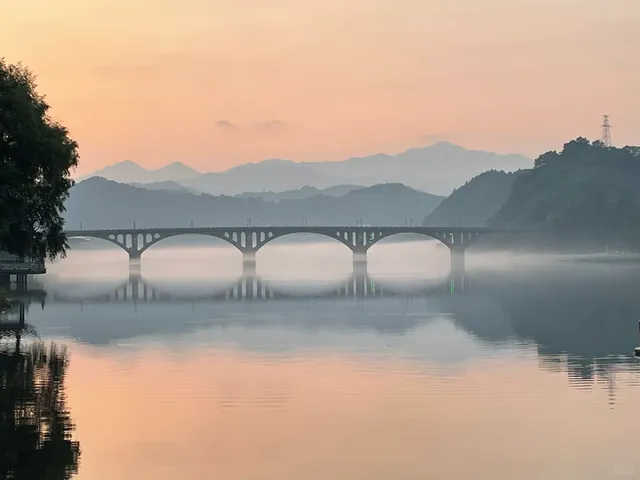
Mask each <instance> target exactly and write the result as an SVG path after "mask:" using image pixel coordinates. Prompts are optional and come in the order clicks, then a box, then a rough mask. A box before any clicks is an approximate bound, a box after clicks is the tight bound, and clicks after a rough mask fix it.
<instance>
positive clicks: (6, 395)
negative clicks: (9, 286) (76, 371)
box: [0, 326, 80, 480]
mask: <svg viewBox="0 0 640 480" xmlns="http://www.w3.org/2000/svg"><path fill="white" fill-rule="evenodd" d="M3 327H4V326H3ZM0 331H2V333H3V337H4V341H3V343H2V345H1V346H0V399H1V401H0V478H7V479H9V478H15V479H33V480H41V479H51V480H63V479H67V478H70V477H71V475H72V474H74V473H77V470H78V459H79V456H80V447H79V444H78V442H76V441H73V440H72V439H71V431H72V430H73V425H72V423H71V419H70V417H69V412H68V411H67V409H66V405H65V394H64V388H65V385H64V383H65V373H66V368H67V363H68V359H67V352H66V348H65V347H64V346H60V345H57V344H55V343H52V344H51V345H50V346H45V345H44V344H43V343H42V342H35V343H30V344H28V345H27V346H23V345H21V343H20V335H21V331H20V329H19V328H15V327H13V326H12V327H9V328H2V327H0ZM11 333H13V334H14V336H15V341H14V342H7V341H6V340H7V337H10V336H11V335H10V334H11Z"/></svg>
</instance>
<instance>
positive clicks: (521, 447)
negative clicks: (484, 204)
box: [3, 246, 640, 479]
mask: <svg viewBox="0 0 640 480" xmlns="http://www.w3.org/2000/svg"><path fill="white" fill-rule="evenodd" d="M304 248H309V247H307V246H305V247H304ZM402 248H403V249H404V248H411V247H410V246H409V247H407V246H403V247H402ZM83 255H84V257H83ZM193 255H194V263H193V264H192V265H187V266H185V265H184V263H186V261H185V256H184V255H183V256H182V257H180V261H179V262H178V261H177V260H175V258H174V259H173V260H172V257H171V255H170V252H162V254H158V257H157V258H156V259H155V262H156V263H155V264H154V258H150V259H145V260H144V261H143V264H142V270H141V271H135V270H134V271H132V272H129V270H128V266H127V265H126V264H124V265H123V264H122V263H120V264H118V263H117V262H115V264H116V266H107V265H111V264H107V262H104V263H103V265H104V268H103V270H102V271H104V272H107V273H105V274H104V275H101V276H98V275H97V274H96V273H95V272H91V271H90V268H91V267H90V265H91V262H89V261H88V260H90V258H91V257H90V254H88V253H85V252H83V253H78V254H77V260H78V263H77V265H75V266H74V264H73V262H74V259H73V258H70V263H69V264H67V265H68V266H66V267H65V266H64V265H62V264H61V265H60V266H56V268H58V267H59V269H58V271H57V272H56V268H53V269H52V270H53V274H52V275H47V276H46V277H44V278H43V279H42V280H39V281H38V282H36V283H32V284H31V285H30V290H29V291H28V292H14V299H15V300H16V302H15V303H14V308H13V310H12V311H11V312H10V313H9V315H5V316H4V317H3V322H4V323H3V325H4V326H5V329H6V330H7V331H14V332H18V331H19V332H27V331H28V332H31V337H33V336H34V335H36V334H37V335H38V336H40V337H42V338H55V339H57V341H60V340H62V339H64V342H65V343H66V344H68V345H69V348H70V350H71V351H72V354H73V360H74V361H73V362H72V363H71V365H70V369H69V374H68V376H67V377H68V378H67V392H68V395H67V398H68V403H69V410H70V412H71V414H72V415H73V418H74V422H75V423H76V424H77V439H78V440H79V441H80V442H81V444H82V450H83V454H82V466H81V468H80V471H79V473H78V478H87V479H101V478H104V479H107V478H114V476H117V477H119V478H124V479H138V478H157V479H165V478H166V479H169V478H200V477H204V478H208V477H214V476H215V477H218V478H230V479H246V478H248V479H272V478H281V479H307V478H310V479H321V478H322V479H325V478H337V479H351V478H374V479H377V478H379V479H388V478H398V479H405V478H407V479H409V478H411V479H413V478H416V479H417V478H452V479H454V478H455V479H458V478H492V479H493V478H501V479H502V478H504V479H512V478H519V479H539V478H563V479H571V478H594V479H596V478H597V479H601V478H619V477H621V476H622V477H624V476H627V477H630V478H638V475H639V474H640V473H639V472H640V464H639V463H637V462H638V460H637V452H636V450H637V449H636V447H635V442H634V441H635V432H634V430H633V429H632V428H631V427H630V426H632V425H635V424H637V423H638V421H639V420H640V413H638V411H637V405H638V400H640V388H639V387H640V369H639V366H640V363H639V361H638V359H635V358H634V357H633V349H634V347H635V346H636V345H638V343H640V341H639V340H638V330H637V329H638V319H640V298H639V297H638V295H637V294H636V292H635V286H636V285H638V284H639V282H640V269H637V268H625V267H620V266H617V267H614V268H610V267H606V266H601V265H588V266H586V265H577V264H576V265H571V264H561V265H555V266H554V265H548V266H543V265H538V266H537V267H536V268H532V267H527V268H520V269H515V268H512V269H511V270H503V269H492V270H487V269H475V270H474V269H473V268H471V269H470V270H469V271H468V272H467V274H466V275H465V277H464V278H463V277H460V276H458V277H451V276H449V275H448V274H447V272H446V271H442V269H439V268H438V267H436V268H434V269H430V268H429V265H431V261H432V259H431V257H428V256H427V257H426V258H424V257H423V258H415V257H413V256H411V257H410V258H409V257H408V258H407V259H406V260H405V261H404V262H405V263H404V264H403V261H401V260H397V261H396V263H395V264H394V267H395V268H396V270H395V272H394V275H390V274H389V273H388V270H387V271H385V268H381V264H378V265H376V263H375V261H372V262H370V264H369V268H368V269H367V270H364V269H361V270H359V271H356V272H351V271H349V269H350V267H351V265H350V259H347V263H346V267H345V264H342V265H339V266H332V265H331V264H330V260H329V259H328V257H323V252H317V255H316V256H317V257H319V258H320V260H317V262H318V264H317V265H315V266H314V265H309V264H307V265H302V264H303V263H304V261H303V259H299V260H296V261H289V262H288V263H287V264H285V263H286V262H280V263H278V262H276V261H274V260H273V259H269V258H266V259H263V260H264V262H263V265H267V267H268V265H269V261H271V262H272V263H271V264H272V265H277V266H278V268H273V267H271V268H263V269H262V270H259V271H257V272H255V273H254V272H252V273H251V274H250V275H245V276H242V275H241V274H240V275H238V273H241V272H237V270H235V271H231V273H228V274H227V275H226V276H225V275H221V274H220V273H221V272H220V270H221V269H220V268H219V264H217V265H218V267H216V268H218V269H217V270H215V273H216V274H213V273H212V272H213V271H214V270H213V267H212V266H210V265H203V263H204V262H202V260H201V251H198V254H197V255H196V254H195V253H194V254H193ZM398 258H400V257H398ZM103 260H104V258H103ZM218 260H219V263H224V260H220V259H218ZM374 260H375V259H374ZM469 263H471V264H473V262H469ZM433 264H435V265H436V266H437V265H438V261H436V260H434V261H433ZM416 265H417V267H416ZM386 266H388V265H386ZM80 267H82V268H80ZM314 267H317V268H315V269H314ZM334 267H335V268H334ZM347 267H348V268H347ZM83 268H84V270H83ZM101 268H102V267H101ZM109 269H111V270H109ZM180 269H182V271H180ZM419 269H422V271H423V273H422V275H420V272H419V271H417V270H419ZM230 270H233V269H230ZM189 272H191V273H189ZM29 329H30V330H29Z"/></svg>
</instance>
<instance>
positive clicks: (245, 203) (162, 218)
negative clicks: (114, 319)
mask: <svg viewBox="0 0 640 480" xmlns="http://www.w3.org/2000/svg"><path fill="white" fill-rule="evenodd" d="M441 200H442V197H439V196H437V195H431V194H429V193H425V192H419V191H417V190H413V189H411V188H409V187H406V186H404V185H401V184H391V183H390V184H381V185H374V186H372V187H364V188H359V189H356V190H352V191H350V192H347V193H345V194H344V195H342V196H339V197H333V196H328V195H315V196H312V197H308V198H301V199H298V200H285V199H283V200H280V201H278V202H269V201H266V200H264V199H262V198H251V197H246V198H244V197H230V196H224V195H221V196H212V195H206V194H199V195H197V194H193V193H190V192H186V191H166V190H148V189H145V188H137V187H134V186H131V185H126V184H122V183H117V182H113V181H110V180H106V179H104V178H99V177H92V178H89V179H87V180H84V181H82V182H79V183H78V184H77V185H75V186H74V187H73V188H72V189H71V194H70V197H69V199H68V200H67V202H66V204H65V206H66V212H65V221H66V228H67V229H78V228H80V226H81V225H82V227H83V228H85V229H95V228H127V227H130V226H131V225H132V224H133V222H134V221H135V222H136V225H137V226H138V227H188V226H190V225H191V224H193V225H195V226H207V225H227V226H244V225H246V224H247V222H249V221H250V222H251V225H253V226H258V225H301V224H302V222H303V221H304V222H306V223H307V224H308V225H332V224H333V225H355V224H356V223H358V222H362V223H363V224H364V225H404V224H405V222H406V221H411V220H413V222H415V223H416V224H418V223H419V222H420V219H422V218H424V216H425V215H426V214H428V213H429V212H430V211H431V210H433V209H434V208H435V207H436V206H437V205H438V203H440V201H441Z"/></svg>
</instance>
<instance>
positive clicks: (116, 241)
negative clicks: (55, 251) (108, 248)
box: [67, 232, 132, 253]
mask: <svg viewBox="0 0 640 480" xmlns="http://www.w3.org/2000/svg"><path fill="white" fill-rule="evenodd" d="M82 238H86V239H90V240H92V241H93V240H98V241H99V242H100V243H103V244H104V243H110V244H111V245H115V246H117V247H119V248H120V249H122V250H124V251H125V252H127V253H129V249H128V247H127V241H130V242H132V240H131V238H130V237H127V236H126V235H124V234H120V235H114V236H113V237H111V238H110V237H109V236H102V235H94V234H91V233H89V234H88V235H87V234H83V233H81V232H68V233H67V240H71V239H76V240H77V239H82ZM70 248H71V249H73V247H70Z"/></svg>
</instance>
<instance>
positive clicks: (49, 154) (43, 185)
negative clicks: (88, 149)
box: [0, 58, 78, 259]
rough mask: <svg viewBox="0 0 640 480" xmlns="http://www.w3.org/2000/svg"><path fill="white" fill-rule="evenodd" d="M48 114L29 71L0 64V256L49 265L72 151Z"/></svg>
mask: <svg viewBox="0 0 640 480" xmlns="http://www.w3.org/2000/svg"><path fill="white" fill-rule="evenodd" d="M48 112H49V105H48V104H47V103H46V102H45V99H44V97H43V96H41V95H39V94H38V93H37V92H36V83H35V77H34V75H33V74H32V73H31V72H30V71H29V69H27V68H26V67H24V66H22V65H21V64H16V65H12V64H8V63H7V62H5V60H4V59H2V58H0V251H7V252H9V253H12V254H16V255H20V256H31V257H36V258H44V257H49V258H52V259H53V258H54V257H56V256H57V255H64V253H65V251H66V247H67V243H66V237H65V235H64V220H63V218H62V212H64V202H65V200H66V199H67V197H68V196H69V189H70V188H71V187H72V186H73V180H72V179H71V177H70V171H71V170H72V169H73V168H75V167H76V165H77V164H78V151H77V149H78V145H77V144H76V142H74V141H73V140H72V139H71V138H70V137H69V132H68V131H67V129H66V128H65V127H63V126H62V125H60V124H59V123H57V122H56V121H54V120H52V119H51V117H50V116H49V114H48Z"/></svg>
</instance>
